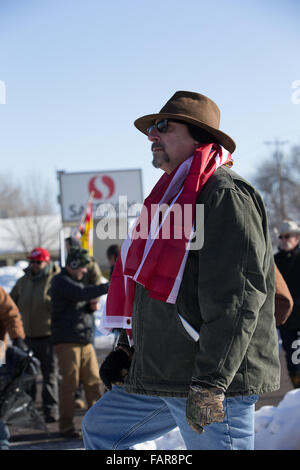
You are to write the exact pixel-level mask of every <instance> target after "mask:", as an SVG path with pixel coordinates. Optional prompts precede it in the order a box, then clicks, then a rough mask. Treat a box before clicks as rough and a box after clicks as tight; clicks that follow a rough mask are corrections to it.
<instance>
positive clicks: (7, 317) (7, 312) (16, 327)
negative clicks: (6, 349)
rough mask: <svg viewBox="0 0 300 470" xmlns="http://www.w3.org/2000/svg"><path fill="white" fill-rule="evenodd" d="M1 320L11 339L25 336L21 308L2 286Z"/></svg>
mask: <svg viewBox="0 0 300 470" xmlns="http://www.w3.org/2000/svg"><path fill="white" fill-rule="evenodd" d="M0 321H1V323H2V325H3V327H4V331H5V332H6V333H8V334H9V336H10V338H11V339H15V338H22V339H24V338H25V333H24V329H23V323H22V319H21V315H20V313H19V309H18V307H17V306H16V304H15V303H14V301H13V300H12V298H11V297H10V295H9V294H7V292H5V290H4V289H3V287H0Z"/></svg>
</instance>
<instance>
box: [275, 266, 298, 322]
mask: <svg viewBox="0 0 300 470" xmlns="http://www.w3.org/2000/svg"><path fill="white" fill-rule="evenodd" d="M275 282H276V293H275V318H276V326H280V325H283V324H284V323H285V322H286V321H287V319H288V317H289V316H290V314H291V313H292V310H293V306H294V302H293V299H292V296H291V294H290V291H289V288H288V286H287V285H286V282H285V280H284V279H283V277H282V275H281V273H280V271H279V269H278V268H277V266H276V264H275Z"/></svg>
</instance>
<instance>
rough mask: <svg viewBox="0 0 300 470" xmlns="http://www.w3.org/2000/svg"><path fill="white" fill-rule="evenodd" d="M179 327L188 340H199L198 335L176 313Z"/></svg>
mask: <svg viewBox="0 0 300 470" xmlns="http://www.w3.org/2000/svg"><path fill="white" fill-rule="evenodd" d="M177 316H178V320H179V322H178V323H179V324H180V326H181V327H182V328H183V330H184V333H185V335H187V336H188V339H189V340H193V341H195V342H197V341H198V340H199V333H198V331H196V330H195V328H193V327H192V326H191V325H190V324H189V323H188V322H187V321H186V320H185V319H184V318H183V317H182V316H181V315H180V313H178V312H177Z"/></svg>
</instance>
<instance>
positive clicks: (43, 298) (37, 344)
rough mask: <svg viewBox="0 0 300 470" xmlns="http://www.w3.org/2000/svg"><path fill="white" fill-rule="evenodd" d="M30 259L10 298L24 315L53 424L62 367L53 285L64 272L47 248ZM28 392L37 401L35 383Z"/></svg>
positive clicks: (46, 414)
mask: <svg viewBox="0 0 300 470" xmlns="http://www.w3.org/2000/svg"><path fill="white" fill-rule="evenodd" d="M28 260H29V266H28V267H27V268H26V269H25V270H24V272H25V274H24V276H23V277H21V278H20V279H18V280H17V282H16V284H15V286H14V287H13V289H12V291H11V293H10V295H11V297H12V299H13V300H14V302H15V303H16V304H17V306H18V308H19V310H20V312H21V315H22V320H23V325H24V330H25V335H26V339H25V341H26V344H27V345H28V347H29V348H30V349H31V350H32V351H33V352H34V355H35V356H36V357H37V358H38V359H39V361H40V364H41V373H42V376H43V387H42V402H43V412H44V418H45V421H46V422H47V423H52V422H54V421H57V419H58V366H57V359H56V357H55V354H54V351H53V345H52V342H51V299H50V284H51V279H52V278H53V276H55V275H56V274H58V273H59V271H60V269H59V267H58V266H56V265H55V264H54V263H53V262H52V261H51V259H50V254H49V251H48V250H47V249H45V248H43V247H36V248H34V249H33V250H32V251H31V253H30V254H29V256H28ZM28 392H29V393H30V395H31V396H32V398H33V400H35V398H36V385H35V383H34V382H33V385H32V388H31V389H30V390H29V391H28Z"/></svg>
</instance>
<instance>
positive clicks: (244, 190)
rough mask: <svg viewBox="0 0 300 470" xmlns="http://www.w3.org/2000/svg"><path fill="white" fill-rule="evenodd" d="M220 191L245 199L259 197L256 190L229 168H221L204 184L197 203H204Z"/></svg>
mask: <svg viewBox="0 0 300 470" xmlns="http://www.w3.org/2000/svg"><path fill="white" fill-rule="evenodd" d="M222 190H233V191H236V192H238V193H240V194H243V195H244V196H246V197H252V196H253V195H254V194H255V195H256V196H258V197H260V196H259V194H258V192H257V190H256V189H255V188H254V187H253V186H252V185H251V184H250V183H249V182H248V181H247V180H246V179H245V178H243V177H242V176H240V175H239V174H238V173H236V172H235V171H233V170H231V169H230V168H227V167H224V166H221V167H219V168H218V169H217V170H216V171H215V172H214V174H213V175H212V176H211V177H210V178H209V180H208V182H207V183H206V184H205V186H204V188H203V190H202V191H201V193H200V197H199V199H198V202H206V201H207V200H208V199H209V198H210V197H211V196H212V195H213V194H215V193H216V192H217V191H222Z"/></svg>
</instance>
